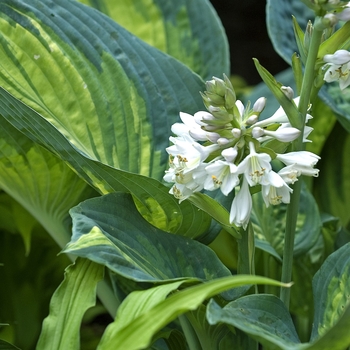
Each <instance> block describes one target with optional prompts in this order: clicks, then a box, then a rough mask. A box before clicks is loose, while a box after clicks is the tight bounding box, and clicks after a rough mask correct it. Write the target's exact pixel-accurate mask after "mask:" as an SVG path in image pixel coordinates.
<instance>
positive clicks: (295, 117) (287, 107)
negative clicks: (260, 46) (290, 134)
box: [254, 59, 302, 129]
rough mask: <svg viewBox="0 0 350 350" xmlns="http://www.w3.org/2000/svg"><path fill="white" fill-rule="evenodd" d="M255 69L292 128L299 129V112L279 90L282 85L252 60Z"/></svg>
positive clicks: (256, 61) (257, 62) (292, 102)
mask: <svg viewBox="0 0 350 350" xmlns="http://www.w3.org/2000/svg"><path fill="white" fill-rule="evenodd" d="M254 63H255V67H256V69H257V70H258V73H259V74H260V76H261V78H262V79H263V81H264V82H265V84H266V85H267V87H268V88H269V89H270V90H271V92H272V94H273V95H274V96H275V98H276V100H277V101H278V103H279V104H280V105H281V107H282V108H283V110H284V111H285V113H286V115H287V116H288V119H289V121H290V123H291V124H292V126H294V127H296V128H299V129H300V128H301V121H302V119H301V117H300V115H299V111H298V108H297V106H296V105H295V103H294V101H292V100H290V99H289V98H288V97H287V96H286V95H285V94H284V93H283V92H282V90H281V87H282V84H281V83H280V82H278V81H276V79H275V78H274V77H273V76H272V75H271V74H270V73H269V72H268V71H267V70H266V69H265V68H264V67H263V66H261V65H260V63H259V61H258V60H256V59H254Z"/></svg>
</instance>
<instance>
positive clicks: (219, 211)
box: [188, 192, 241, 238]
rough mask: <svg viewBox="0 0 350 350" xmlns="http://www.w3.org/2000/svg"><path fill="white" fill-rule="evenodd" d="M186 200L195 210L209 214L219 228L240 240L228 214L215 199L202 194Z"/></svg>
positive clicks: (239, 235) (196, 194) (195, 194)
mask: <svg viewBox="0 0 350 350" xmlns="http://www.w3.org/2000/svg"><path fill="white" fill-rule="evenodd" d="M188 200H189V201H190V202H191V203H192V204H194V205H195V206H196V207H197V208H199V209H201V210H203V211H204V212H206V213H207V214H209V215H210V216H211V217H212V218H213V219H214V220H216V221H217V222H218V223H220V224H221V226H222V227H223V228H224V229H225V230H226V231H227V232H229V233H230V234H231V235H232V236H233V237H235V238H240V237H241V234H240V233H239V232H238V231H237V230H236V228H235V227H234V226H232V224H230V221H229V217H230V213H229V212H228V211H227V210H226V209H225V208H224V207H223V206H222V205H221V204H220V203H219V202H217V201H216V200H215V199H213V198H211V197H209V196H207V195H205V194H203V193H199V192H197V193H194V194H193V195H191V196H190V197H189V198H188Z"/></svg>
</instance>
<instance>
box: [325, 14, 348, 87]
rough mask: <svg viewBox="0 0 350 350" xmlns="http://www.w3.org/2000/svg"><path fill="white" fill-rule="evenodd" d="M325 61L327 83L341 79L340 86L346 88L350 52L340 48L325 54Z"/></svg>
mask: <svg viewBox="0 0 350 350" xmlns="http://www.w3.org/2000/svg"><path fill="white" fill-rule="evenodd" d="M349 10H350V8H349ZM323 61H325V62H326V64H325V65H324V69H325V70H326V73H325V75H324V80H325V81H326V82H327V83H331V82H333V81H339V87H340V89H341V90H344V89H345V88H346V87H347V86H349V85H350V52H349V51H347V50H338V51H336V52H335V53H334V54H333V55H325V56H324V57H323Z"/></svg>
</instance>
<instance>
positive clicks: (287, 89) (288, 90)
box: [281, 86, 294, 100]
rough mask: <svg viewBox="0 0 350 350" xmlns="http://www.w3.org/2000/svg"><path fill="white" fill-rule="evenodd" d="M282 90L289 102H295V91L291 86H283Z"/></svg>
mask: <svg viewBox="0 0 350 350" xmlns="http://www.w3.org/2000/svg"><path fill="white" fill-rule="evenodd" d="M281 90H282V92H283V93H284V94H285V95H286V96H287V98H288V99H289V100H293V97H294V91H293V89H292V88H291V87H290V86H281Z"/></svg>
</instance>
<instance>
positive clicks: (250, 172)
mask: <svg viewBox="0 0 350 350" xmlns="http://www.w3.org/2000/svg"><path fill="white" fill-rule="evenodd" d="M249 149H250V153H249V155H248V156H246V157H245V158H244V160H243V161H242V162H241V163H240V164H239V165H238V169H237V171H238V173H240V174H244V176H245V178H246V179H247V182H248V184H249V186H255V185H259V184H261V185H263V184H268V180H267V179H266V174H267V173H268V172H269V171H270V170H271V164H270V162H271V157H270V156H269V155H268V154H267V153H257V152H256V151H255V147H254V143H253V142H249Z"/></svg>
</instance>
